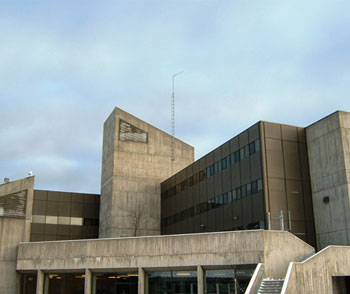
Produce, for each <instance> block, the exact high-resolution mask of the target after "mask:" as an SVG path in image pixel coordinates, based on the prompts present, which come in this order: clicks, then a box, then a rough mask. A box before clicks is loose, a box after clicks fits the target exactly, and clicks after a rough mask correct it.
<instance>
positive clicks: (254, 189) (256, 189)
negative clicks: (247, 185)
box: [252, 181, 258, 194]
mask: <svg viewBox="0 0 350 294" xmlns="http://www.w3.org/2000/svg"><path fill="white" fill-rule="evenodd" d="M256 192H258V183H257V181H253V182H252V194H255V193H256Z"/></svg>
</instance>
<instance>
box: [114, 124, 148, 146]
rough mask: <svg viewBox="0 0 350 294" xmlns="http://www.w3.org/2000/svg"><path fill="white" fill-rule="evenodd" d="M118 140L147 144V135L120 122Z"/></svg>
mask: <svg viewBox="0 0 350 294" xmlns="http://www.w3.org/2000/svg"><path fill="white" fill-rule="evenodd" d="M119 140H120V141H131V142H139V143H146V144H147V133H146V132H144V131H142V130H141V129H139V128H137V127H134V126H133V125H131V124H129V123H127V122H125V121H123V120H120V121H119Z"/></svg>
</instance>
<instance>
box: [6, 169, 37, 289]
mask: <svg viewBox="0 0 350 294" xmlns="http://www.w3.org/2000/svg"><path fill="white" fill-rule="evenodd" d="M33 188H34V177H32V176H31V177H27V178H24V179H20V180H16V181H12V182H8V183H4V184H1V185H0V289H1V290H0V291H3V292H4V293H17V290H18V289H19V288H20V287H19V284H20V283H19V279H18V278H17V274H16V261H17V247H18V244H19V243H20V242H25V241H29V237H30V223H31V218H32V209H31V206H32V203H33Z"/></svg>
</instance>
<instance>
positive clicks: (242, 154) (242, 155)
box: [239, 148, 245, 160]
mask: <svg viewBox="0 0 350 294" xmlns="http://www.w3.org/2000/svg"><path fill="white" fill-rule="evenodd" d="M239 151H240V154H241V156H240V157H241V160H243V159H244V158H245V156H244V148H241V149H240V150H239Z"/></svg>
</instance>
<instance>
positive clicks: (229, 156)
mask: <svg viewBox="0 0 350 294" xmlns="http://www.w3.org/2000/svg"><path fill="white" fill-rule="evenodd" d="M226 164H227V167H229V166H230V165H231V154H229V155H228V156H227V160H226Z"/></svg>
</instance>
